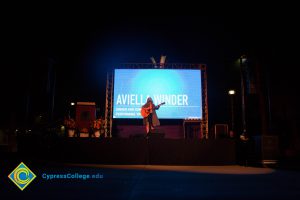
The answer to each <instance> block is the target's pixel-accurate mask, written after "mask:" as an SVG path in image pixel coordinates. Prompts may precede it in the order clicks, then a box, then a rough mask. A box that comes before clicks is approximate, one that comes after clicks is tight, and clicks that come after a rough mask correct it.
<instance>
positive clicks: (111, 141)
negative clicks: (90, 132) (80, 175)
mask: <svg viewBox="0 0 300 200" xmlns="http://www.w3.org/2000/svg"><path fill="white" fill-rule="evenodd" d="M18 152H19V153H21V154H22V155H24V156H28V155H30V156H32V157H35V158H41V159H45V160H53V161H59V162H68V163H97V164H128V165H129V164H146V165H232V164H236V144H235V141H234V140H231V139H225V138H224V139H208V140H199V139H166V138H162V137H160V135H156V136H153V137H150V138H149V139H146V138H143V137H136V138H135V137H132V138H106V139H99V138H56V139H53V140H52V141H51V142H49V141H48V142H47V143H46V144H43V143H41V142H40V141H38V140H37V139H36V138H30V137H25V138H22V139H21V140H19V145H18Z"/></svg>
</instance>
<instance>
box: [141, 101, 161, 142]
mask: <svg viewBox="0 0 300 200" xmlns="http://www.w3.org/2000/svg"><path fill="white" fill-rule="evenodd" d="M162 104H164V103H161V104H159V105H157V106H155V105H154V103H153V100H152V98H151V97H148V98H147V102H146V103H145V104H144V105H143V106H142V109H141V115H142V116H143V124H144V125H145V126H146V133H147V135H146V137H148V136H149V134H150V130H154V127H155V126H159V125H160V122H159V120H158V117H157V114H156V111H155V110H158V109H159V107H160V105H162Z"/></svg>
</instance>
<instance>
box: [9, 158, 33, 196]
mask: <svg viewBox="0 0 300 200" xmlns="http://www.w3.org/2000/svg"><path fill="white" fill-rule="evenodd" d="M35 177H36V175H35V174H34V173H33V172H32V171H31V170H30V169H29V168H28V167H27V166H26V165H25V164H24V163H23V162H21V163H20V164H19V166H18V167H16V168H15V169H14V171H12V172H11V173H10V175H8V178H9V179H10V180H11V181H12V182H14V184H16V186H18V188H20V190H22V191H23V190H24V189H25V188H26V187H27V186H28V185H29V184H30V183H31V181H33V179H35Z"/></svg>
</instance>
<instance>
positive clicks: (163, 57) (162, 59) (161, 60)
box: [159, 56, 167, 68]
mask: <svg viewBox="0 0 300 200" xmlns="http://www.w3.org/2000/svg"><path fill="white" fill-rule="evenodd" d="M166 57H167V56H161V57H160V62H159V65H160V68H164V65H165V62H166Z"/></svg>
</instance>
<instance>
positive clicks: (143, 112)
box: [141, 102, 165, 118]
mask: <svg viewBox="0 0 300 200" xmlns="http://www.w3.org/2000/svg"><path fill="white" fill-rule="evenodd" d="M164 104H165V102H162V103H160V104H158V105H157V106H161V105H164ZM149 114H150V108H143V107H142V108H141V115H142V117H144V118H145V117H148V115H149Z"/></svg>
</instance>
